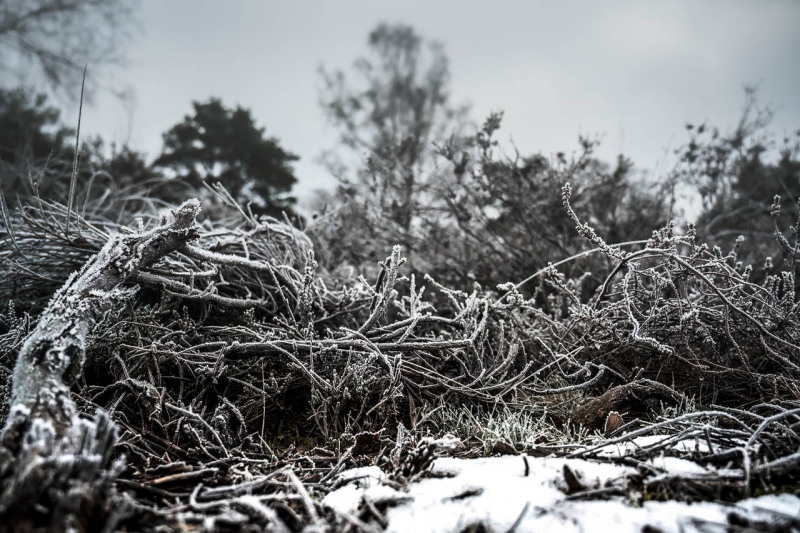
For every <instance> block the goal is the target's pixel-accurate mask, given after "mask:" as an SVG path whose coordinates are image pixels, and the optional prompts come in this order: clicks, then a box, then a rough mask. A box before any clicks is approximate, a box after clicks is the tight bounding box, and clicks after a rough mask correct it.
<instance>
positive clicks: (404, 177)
mask: <svg viewBox="0 0 800 533" xmlns="http://www.w3.org/2000/svg"><path fill="white" fill-rule="evenodd" d="M368 44H369V54H368V56H367V57H362V58H360V59H358V60H357V61H356V62H355V64H354V67H353V70H352V73H350V74H347V75H346V74H345V73H344V72H342V71H340V70H337V71H334V72H328V71H326V70H324V69H321V71H320V73H321V76H322V80H323V82H324V88H323V91H322V94H321V98H320V102H321V105H322V107H323V110H324V111H325V113H326V115H327V117H328V119H329V120H330V122H331V123H332V124H333V125H334V126H335V127H336V128H337V129H338V131H339V134H340V143H341V146H342V147H343V148H345V149H346V152H349V153H348V154H343V153H342V152H329V153H328V154H326V155H325V159H326V161H327V163H328V165H329V168H331V169H332V170H333V172H334V174H335V175H336V177H337V178H339V180H340V182H341V186H340V190H339V193H338V196H339V197H340V198H341V197H344V198H346V199H348V200H349V201H350V204H349V205H348V207H347V209H348V210H349V218H351V219H358V220H360V221H363V222H368V224H369V225H368V226H367V227H369V228H370V229H375V230H376V231H375V233H376V235H375V238H382V240H386V242H387V245H388V248H387V249H391V244H390V243H389V241H392V243H397V242H399V243H401V244H403V245H404V246H405V248H406V251H413V250H414V249H415V248H416V244H415V242H414V241H415V239H414V224H415V221H417V220H418V218H419V216H420V215H422V214H424V212H425V211H426V210H428V209H430V208H431V200H432V197H431V189H432V187H433V184H435V183H436V181H437V179H438V177H437V173H438V170H437V161H436V157H435V147H434V143H442V142H444V141H445V140H447V139H448V137H450V136H451V135H453V134H458V133H459V132H460V131H461V129H462V128H463V126H464V124H465V121H466V108H464V107H455V106H453V105H452V104H451V103H450V87H449V81H450V72H449V66H448V59H447V56H446V55H445V53H444V50H443V48H442V46H441V45H440V44H439V43H436V42H424V41H423V39H422V38H421V37H420V36H419V35H418V34H417V33H416V32H415V31H414V29H413V28H412V27H410V26H406V25H402V24H399V25H388V24H380V25H379V26H378V27H376V28H375V30H373V31H372V33H370V35H369V41H368ZM353 156H355V160H356V164H355V167H356V169H355V171H352V165H349V164H348V163H352V157H353ZM348 157H350V159H348ZM348 171H349V173H348ZM355 211H359V212H355ZM362 228H363V226H362ZM362 232H363V229H362ZM362 235H363V233H362Z"/></svg>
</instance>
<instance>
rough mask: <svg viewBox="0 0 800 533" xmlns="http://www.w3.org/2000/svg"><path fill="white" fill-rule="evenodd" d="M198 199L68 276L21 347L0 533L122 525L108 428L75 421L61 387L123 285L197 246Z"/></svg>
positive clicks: (4, 438) (5, 439)
mask: <svg viewBox="0 0 800 533" xmlns="http://www.w3.org/2000/svg"><path fill="white" fill-rule="evenodd" d="M199 211H200V203H199V202H198V201H197V200H189V201H187V202H185V203H184V204H182V205H181V206H180V207H179V208H178V209H176V210H175V211H174V212H173V219H172V220H171V221H166V220H165V221H164V222H163V223H162V224H161V225H160V226H159V227H157V228H155V229H153V230H150V231H147V232H141V233H134V234H130V235H118V236H115V237H113V238H111V239H110V240H109V241H108V242H107V243H106V245H105V246H104V247H103V248H102V249H101V250H100V252H99V253H98V254H97V255H95V256H94V257H92V258H91V259H90V260H89V261H88V262H87V263H86V265H84V267H83V268H81V269H80V270H79V271H78V272H76V273H75V274H73V275H72V276H70V277H69V279H68V280H67V281H66V283H64V285H63V287H62V288H61V289H60V290H59V291H58V292H57V293H56V294H55V296H54V297H53V299H52V300H51V301H50V303H49V304H48V306H47V308H46V309H45V311H44V312H43V313H42V315H41V318H40V320H39V323H38V324H37V326H36V328H35V329H34V331H33V332H31V334H30V335H29V336H28V338H27V339H26V340H25V342H24V344H23V345H22V348H21V350H20V353H19V355H18V358H17V363H16V366H15V367H14V373H13V377H12V380H13V386H12V389H11V397H10V401H9V406H10V410H9V415H8V418H7V420H6V422H5V426H4V428H3V431H2V434H1V435H0V531H32V530H47V531H102V530H106V531H110V530H113V529H114V528H115V524H116V523H117V522H118V521H119V520H120V519H122V518H123V517H124V514H125V512H126V510H125V507H126V506H125V505H124V500H123V499H122V498H120V497H117V496H116V495H115V494H114V492H113V489H112V482H113V480H114V478H115V477H116V474H117V473H118V472H119V470H120V469H121V466H119V464H114V463H113V462H112V450H113V447H114V444H115V442H116V428H115V426H114V423H113V422H112V421H111V419H110V418H109V416H108V415H107V414H106V413H104V412H103V411H101V410H98V411H97V413H96V414H95V416H94V419H92V420H87V419H85V418H81V417H80V416H79V414H78V410H77V408H76V405H75V402H74V401H73V400H72V397H71V394H70V387H71V386H72V385H73V384H74V383H75V381H76V380H77V379H78V377H79V376H80V375H81V372H82V370H83V364H84V359H85V353H86V342H87V336H88V334H89V332H91V330H92V328H93V327H94V325H95V324H97V322H98V320H99V319H101V318H102V317H103V316H104V314H105V313H106V312H108V311H109V310H110V309H111V307H112V306H113V305H115V304H117V303H119V302H120V301H121V300H122V299H124V298H126V297H129V296H130V295H131V294H132V293H134V292H135V290H136V287H133V288H125V287H123V286H122V284H123V283H124V282H126V281H128V280H131V279H132V278H135V277H136V276H137V274H138V273H139V272H140V271H141V270H142V269H144V268H147V267H148V266H150V265H152V264H154V263H156V262H157V261H158V260H159V259H161V258H162V257H164V256H166V255H167V254H169V253H171V252H173V251H176V250H179V249H182V248H183V247H185V245H186V244H187V243H188V242H189V241H191V240H193V239H195V238H197V237H198V235H199V227H198V225H197V223H196V221H195V218H196V216H197V214H198V213H199Z"/></svg>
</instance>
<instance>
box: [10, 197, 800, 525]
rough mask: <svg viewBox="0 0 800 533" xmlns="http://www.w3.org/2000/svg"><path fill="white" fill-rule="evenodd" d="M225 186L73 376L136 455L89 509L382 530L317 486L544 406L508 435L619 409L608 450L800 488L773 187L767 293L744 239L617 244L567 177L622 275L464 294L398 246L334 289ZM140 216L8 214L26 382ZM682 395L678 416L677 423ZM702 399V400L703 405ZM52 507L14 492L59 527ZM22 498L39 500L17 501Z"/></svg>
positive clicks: (600, 421)
mask: <svg viewBox="0 0 800 533" xmlns="http://www.w3.org/2000/svg"><path fill="white" fill-rule="evenodd" d="M216 192H217V193H218V195H219V197H220V198H221V199H222V200H223V201H224V204H225V205H226V206H227V208H226V209H224V210H222V209H220V210H219V213H218V214H219V218H217V219H215V220H209V219H206V220H204V221H202V222H201V223H200V225H199V227H198V228H197V238H196V239H193V241H192V242H190V243H186V244H184V245H182V246H180V247H178V249H177V251H176V252H175V253H171V254H169V255H167V256H165V257H163V258H162V259H160V260H159V261H157V262H155V263H154V264H153V265H151V266H147V267H146V268H142V269H141V270H138V271H136V272H132V273H131V275H130V277H129V278H128V281H127V283H128V284H130V285H133V286H138V287H139V288H140V289H139V290H138V292H136V291H134V292H131V291H128V292H125V293H124V295H123V293H120V295H118V296H119V298H120V299H119V300H118V301H115V305H113V306H112V308H111V310H110V311H109V312H107V313H106V314H105V315H104V316H102V317H100V318H99V320H98V321H97V324H96V325H95V326H94V328H93V329H92V331H91V332H90V335H89V341H90V342H89V344H88V346H87V348H86V360H85V364H84V366H83V372H82V373H80V375H79V376H76V377H78V379H77V381H76V382H75V384H74V385H73V387H72V390H73V393H74V397H75V399H76V400H77V404H78V406H79V408H80V409H81V410H82V411H83V412H85V413H92V412H94V411H95V409H97V408H100V409H103V410H105V411H107V412H108V413H109V414H110V417H111V419H112V420H113V422H114V423H115V424H116V426H117V427H118V430H119V440H118V443H117V446H116V448H115V454H116V456H117V457H120V458H124V459H122V460H123V461H124V465H125V468H124V470H123V471H122V473H121V474H119V476H118V477H116V481H115V482H114V483H115V486H116V489H117V491H119V493H120V494H124V495H125V496H120V498H119V500H118V501H117V504H116V506H115V511H114V512H113V513H111V512H109V511H108V509H96V510H95V511H94V512H96V516H92V517H90V518H91V520H96V521H99V523H103V524H105V525H106V526H109V527H112V528H113V527H118V528H126V527H127V528H130V529H137V528H142V527H151V528H156V527H164V528H168V527H178V526H181V525H182V526H192V525H199V524H202V525H204V527H211V525H215V526H216V527H220V528H225V527H229V528H231V529H237V528H241V527H244V526H245V525H247V526H248V527H251V528H253V529H254V530H260V528H262V527H272V528H275V529H276V530H299V529H300V528H302V527H303V526H304V525H306V524H316V525H317V526H319V527H320V528H323V527H340V528H342V527H345V526H347V527H351V528H353V529H354V530H358V529H359V528H360V529H362V530H368V529H369V528H370V527H372V526H373V525H374V523H373V524H372V525H370V524H369V523H368V522H370V521H372V520H377V522H376V523H380V520H379V517H378V518H376V515H375V513H372V511H370V512H367V513H366V514H365V515H364V516H349V515H348V516H344V515H337V514H335V513H334V512H333V511H332V510H331V509H328V508H326V507H324V506H322V505H321V503H320V502H319V501H318V500H319V499H318V498H316V495H317V494H321V493H324V492H325V491H327V490H330V489H331V487H332V482H333V480H334V479H335V478H334V475H335V474H336V472H338V471H339V470H341V469H342V468H343V467H344V466H345V465H353V464H361V463H364V462H369V461H372V462H379V463H381V464H383V465H384V466H386V467H387V468H389V469H390V470H391V471H392V472H394V473H395V474H394V478H393V479H395V480H396V482H397V483H403V482H406V481H408V480H409V479H412V478H413V477H414V476H416V475H418V474H420V473H421V472H423V471H424V470H425V468H426V466H427V465H429V464H430V461H431V459H432V457H433V456H434V454H435V453H436V450H442V449H446V448H448V446H449V444H448V443H452V439H450V440H447V439H445V440H439V441H432V440H419V437H421V436H423V435H425V434H427V433H430V432H433V433H436V432H438V433H445V432H447V431H454V432H456V433H457V428H456V427H455V424H453V425H452V426H448V425H447V420H441V419H440V418H441V417H440V418H439V419H437V420H438V422H437V423H438V424H439V425H438V427H437V426H435V425H434V424H433V423H432V420H434V419H435V418H436V417H435V416H434V412H435V411H437V410H441V408H442V406H445V405H447V406H448V408H450V409H455V410H456V411H458V410H462V411H465V412H467V411H468V412H473V413H478V412H487V411H489V410H491V409H494V408H496V407H497V406H498V405H503V406H505V408H507V409H509V412H528V413H533V414H535V416H540V417H541V420H542V426H541V427H547V428H549V429H548V430H547V431H548V432H549V433H548V432H544V433H540V434H539V435H532V436H531V437H532V438H531V440H530V442H512V443H510V444H511V445H512V446H513V447H516V448H517V450H521V449H527V450H528V451H529V452H531V453H532V452H534V451H536V450H539V451H541V450H546V451H547V452H548V453H559V454H565V453H581V454H589V453H592V450H593V448H589V449H588V451H587V449H583V451H581V450H578V451H576V449H575V448H571V447H552V446H549V445H551V444H554V443H555V442H560V441H561V440H563V439H561V438H560V437H557V436H555V435H556V434H557V433H559V432H562V433H563V434H571V432H572V429H571V425H573V424H574V425H577V424H580V425H582V426H584V427H585V428H589V429H602V428H603V427H604V424H605V423H606V421H607V419H608V415H609V413H611V412H612V411H618V412H622V414H623V416H624V417H625V419H626V421H629V422H628V423H627V424H626V425H624V426H623V427H622V428H619V429H617V428H614V429H615V431H616V433H609V435H610V436H611V438H612V440H611V442H616V443H619V442H624V441H629V440H630V439H632V438H634V437H636V436H639V435H642V434H645V433H656V432H662V433H665V434H666V435H667V436H665V437H664V438H663V439H662V440H659V441H658V442H657V444H653V445H652V446H651V447H649V448H644V449H642V450H640V452H639V456H638V457H637V459H642V457H645V456H652V454H655V453H660V452H661V451H663V450H665V449H671V448H669V447H670V446H671V445H672V444H675V443H677V442H681V441H684V440H686V439H688V438H691V439H699V440H702V441H703V442H705V443H707V447H706V448H705V451H698V452H697V453H698V454H700V455H702V456H703V459H704V460H705V461H708V462H714V463H716V464H720V463H722V464H726V465H727V466H729V467H730V468H740V469H741V472H742V474H741V476H740V478H738V479H740V481H741V487H740V489H741V490H750V487H751V485H752V483H753V482H755V481H758V482H759V483H761V484H762V485H763V486H774V485H775V484H778V485H780V484H784V483H792V482H794V483H796V482H797V479H796V477H797V475H796V474H795V473H794V472H795V471H796V468H795V467H796V466H797V463H798V462H800V457H798V454H797V453H796V449H797V446H798V444H800V437H798V434H797V429H798V424H800V409H798V403H797V402H798V401H800V385H799V384H800V381H799V379H800V346H799V343H800V338H799V336H800V323H799V322H798V317H797V313H798V306H799V305H800V304H798V303H797V302H796V288H795V286H796V285H795V266H796V260H795V258H796V256H797V252H798V244H797V240H796V239H795V242H794V243H793V244H792V243H790V242H789V241H787V240H786V239H785V238H784V237H783V235H782V233H781V232H780V229H779V226H778V216H779V214H780V213H779V202H777V201H776V204H775V208H774V210H773V211H774V215H775V218H776V226H775V227H776V230H775V231H776V236H777V238H778V239H779V242H780V243H781V244H782V246H783V247H784V251H785V257H786V259H787V265H786V267H785V268H784V269H782V270H781V272H780V274H779V275H770V276H767V277H766V280H765V281H764V282H763V283H759V284H756V283H753V282H751V281H749V280H750V276H751V274H752V272H753V267H751V266H745V265H741V264H739V263H738V262H737V256H736V249H734V250H731V251H729V252H727V253H724V252H723V251H721V250H719V249H718V248H708V247H707V246H706V245H703V244H698V243H696V242H695V236H694V232H693V230H692V228H691V227H690V228H689V229H688V231H687V232H686V233H685V234H679V233H678V232H677V231H676V228H675V227H674V226H669V227H667V228H665V229H663V230H660V231H657V232H655V233H654V234H653V237H652V238H651V239H650V240H649V241H648V242H647V243H646V244H645V245H644V246H643V247H642V248H641V249H639V250H635V251H628V252H626V251H623V250H622V249H621V248H619V247H615V246H611V245H608V244H606V243H605V242H604V241H603V240H602V239H601V238H600V237H599V236H598V235H597V234H596V233H595V232H594V230H593V229H592V228H591V227H590V226H589V225H588V224H586V223H584V222H582V221H581V220H580V219H579V215H578V214H577V213H575V212H574V211H573V210H572V208H571V206H570V194H571V190H570V188H569V185H567V186H565V187H564V189H563V191H562V196H563V202H564V207H565V209H566V210H567V212H568V214H569V215H570V217H571V218H572V219H573V220H574V222H575V224H576V227H577V230H578V232H579V233H581V234H582V235H583V236H584V237H585V238H586V239H587V240H588V241H589V242H590V243H592V244H593V245H594V246H595V252H594V253H597V254H602V255H604V256H606V257H607V258H608V259H609V260H610V262H611V264H612V265H613V268H612V269H611V270H610V272H608V273H605V274H604V280H605V281H604V282H603V283H602V284H601V286H600V287H599V288H598V289H597V290H596V291H594V292H591V291H587V290H586V286H585V285H586V283H587V281H586V276H584V277H579V278H573V279H567V278H566V277H565V276H564V275H562V274H561V273H559V272H558V270H557V269H556V268H555V267H553V266H550V267H548V268H546V269H543V270H542V271H541V272H539V273H537V275H535V276H532V277H531V278H529V280H528V281H527V282H529V281H530V280H533V279H536V280H537V281H538V285H537V287H536V288H535V290H533V291H532V292H531V293H525V292H524V291H523V284H518V285H514V284H512V283H509V284H505V285H501V286H499V287H498V288H497V290H495V289H491V288H483V287H480V286H478V285H475V286H474V287H472V288H471V290H469V291H464V290H456V289H453V288H448V287H444V286H442V285H439V284H437V283H436V281H435V280H433V279H431V278H429V277H425V279H424V284H425V285H424V286H423V284H422V283H421V281H420V280H419V279H417V276H416V275H415V273H408V275H406V273H405V272H404V270H403V263H404V259H403V257H402V250H401V249H400V248H399V247H395V248H394V249H393V250H391V254H390V255H389V256H388V257H387V258H386V260H385V261H384V262H382V263H381V265H380V272H379V275H378V276H377V279H376V280H375V281H374V282H371V281H368V280H366V279H364V278H363V277H356V276H355V275H353V276H352V277H351V278H349V279H338V278H336V277H334V276H333V275H331V274H330V272H329V270H328V269H327V268H325V266H324V265H323V266H321V265H318V264H317V262H316V261H315V259H314V254H313V246H312V244H311V241H310V240H309V239H308V237H307V236H306V235H305V234H304V233H303V232H302V231H300V230H297V229H296V228H293V227H292V226H290V225H289V224H286V223H282V222H280V221H277V220H275V219H270V218H264V217H261V218H256V217H254V216H252V215H251V214H249V213H248V212H245V211H244V210H242V209H241V208H240V207H239V206H237V205H236V203H235V202H234V201H233V200H232V199H231V198H230V197H229V196H227V195H226V193H225V191H224V190H222V189H218V190H217V191H216ZM138 208H139V209H141V212H139V213H137V215H138V217H139V218H138V219H137V225H138V227H137V228H136V229H134V230H132V229H128V228H127V227H126V226H124V225H121V224H118V223H117V222H116V221H115V220H116V219H114V218H111V217H109V216H108V213H113V212H115V209H114V208H113V206H112V207H111V208H109V209H107V210H105V213H104V212H100V211H96V212H93V213H89V214H86V213H84V216H75V215H74V214H73V221H74V223H73V226H72V228H71V229H68V228H66V227H65V226H64V223H63V221H64V220H65V218H66V217H65V208H64V206H61V205H58V204H55V203H45V202H33V203H31V204H29V205H25V206H23V207H22V208H21V209H20V210H19V211H18V212H17V213H14V214H9V215H7V216H6V217H5V222H6V223H5V227H4V228H3V234H2V239H3V247H2V250H1V251H0V264H1V265H2V271H3V276H4V280H3V283H2V284H1V285H0V300H2V301H5V302H8V307H7V309H6V310H5V311H4V314H3V315H2V324H3V325H2V328H3V329H2V330H0V332H2V336H1V337H0V346H2V347H0V373H1V374H2V376H3V378H2V379H3V382H4V383H5V387H6V389H7V390H10V385H9V382H10V378H11V375H12V370H11V369H12V368H13V367H14V364H15V360H16V357H17V353H18V352H19V350H20V348H21V347H22V344H23V342H25V339H26V337H27V336H28V334H29V333H30V332H31V331H32V328H33V327H34V325H35V324H36V322H37V320H40V319H41V316H40V313H41V309H42V308H43V306H44V303H45V301H46V300H47V298H48V297H49V295H50V294H52V293H53V292H55V289H56V288H57V287H58V286H60V285H61V284H63V283H64V282H65V280H66V278H67V276H68V275H69V274H70V273H71V272H73V271H75V270H77V269H78V268H79V267H81V266H82V265H83V264H84V263H86V262H87V261H88V260H89V258H90V257H91V256H92V255H93V254H95V253H97V252H98V251H99V250H100V249H101V248H102V247H103V246H104V245H105V243H106V241H108V239H109V238H110V237H111V235H113V234H115V233H122V234H124V235H131V236H136V235H144V234H146V232H148V231H151V230H153V229H154V228H157V227H159V224H162V225H163V224H164V221H162V220H160V219H159V217H158V216H156V212H155V209H152V206H148V205H147V204H146V203H141V202H140V203H139V204H138ZM116 211H117V212H119V209H117V210H116ZM142 246H146V244H143V245H142ZM137 253H138V252H137ZM329 266H336V265H329ZM756 268H758V267H756ZM594 274H595V275H598V273H596V272H595V273H594ZM601 279H602V278H601ZM587 292H588V293H589V294H588V296H587V295H586V293H587ZM20 310H25V311H27V312H25V313H20ZM620 387H622V388H620ZM625 387H628V388H627V389H625ZM631 387H633V388H631ZM607 391H608V392H607ZM618 391H622V392H621V393H619V394H609V393H612V392H618ZM604 393H605V394H604ZM582 401H583V403H581V402H582ZM4 403H6V402H4ZM665 403H666V404H671V405H672V406H673V410H672V411H671V412H670V414H669V416H668V417H667V418H666V419H664V418H662V419H659V418H658V416H659V415H661V416H664V404H665ZM690 403H694V404H696V405H698V406H699V407H700V408H701V409H702V410H700V411H697V412H694V413H693V412H685V411H686V405H688V404H690ZM675 406H679V407H680V406H683V411H681V410H680V409H675V408H674V407H675ZM4 417H5V415H4ZM698 420H699V421H701V423H698V422H697V421H698ZM405 428H411V430H412V431H411V433H408V432H407V431H406V429H405ZM620 432H621V433H622V435H621V436H619V437H615V436H614V435H620ZM437 436H441V435H437ZM459 436H460V437H463V438H464V440H468V439H467V437H468V436H467V435H459ZM579 438H584V437H579ZM535 439H538V440H539V442H536V443H535V444H534V440H535ZM626 460H630V458H628V459H626ZM0 482H3V483H5V482H6V481H4V480H2V479H0ZM737 490H739V489H737ZM734 492H736V491H734ZM698 494H700V495H702V494H705V493H704V492H702V491H698ZM48 497H49V496H48ZM698 497H700V496H698ZM42 498H45V496H42ZM43 502H44V503H46V499H45V500H42V501H39V502H36V501H34V502H30V501H29V502H16V505H28V506H29V509H27V510H29V511H30V512H33V513H40V514H39V515H37V516H38V518H37V520H40V522H37V523H40V524H44V523H47V522H46V521H47V520H48V518H47V517H46V512H44V513H43V512H42V511H41V509H40V508H39V507H36V504H37V503H43ZM9 512H20V509H12V510H10V509H8V507H5V508H2V509H0V514H2V513H9ZM376 512H377V511H376ZM370 513H372V514H370ZM379 514H380V513H378V515H379ZM370 517H372V518H370ZM91 523H92V524H95V523H97V522H91ZM87 527H88V526H87ZM282 528H283V529H282Z"/></svg>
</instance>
